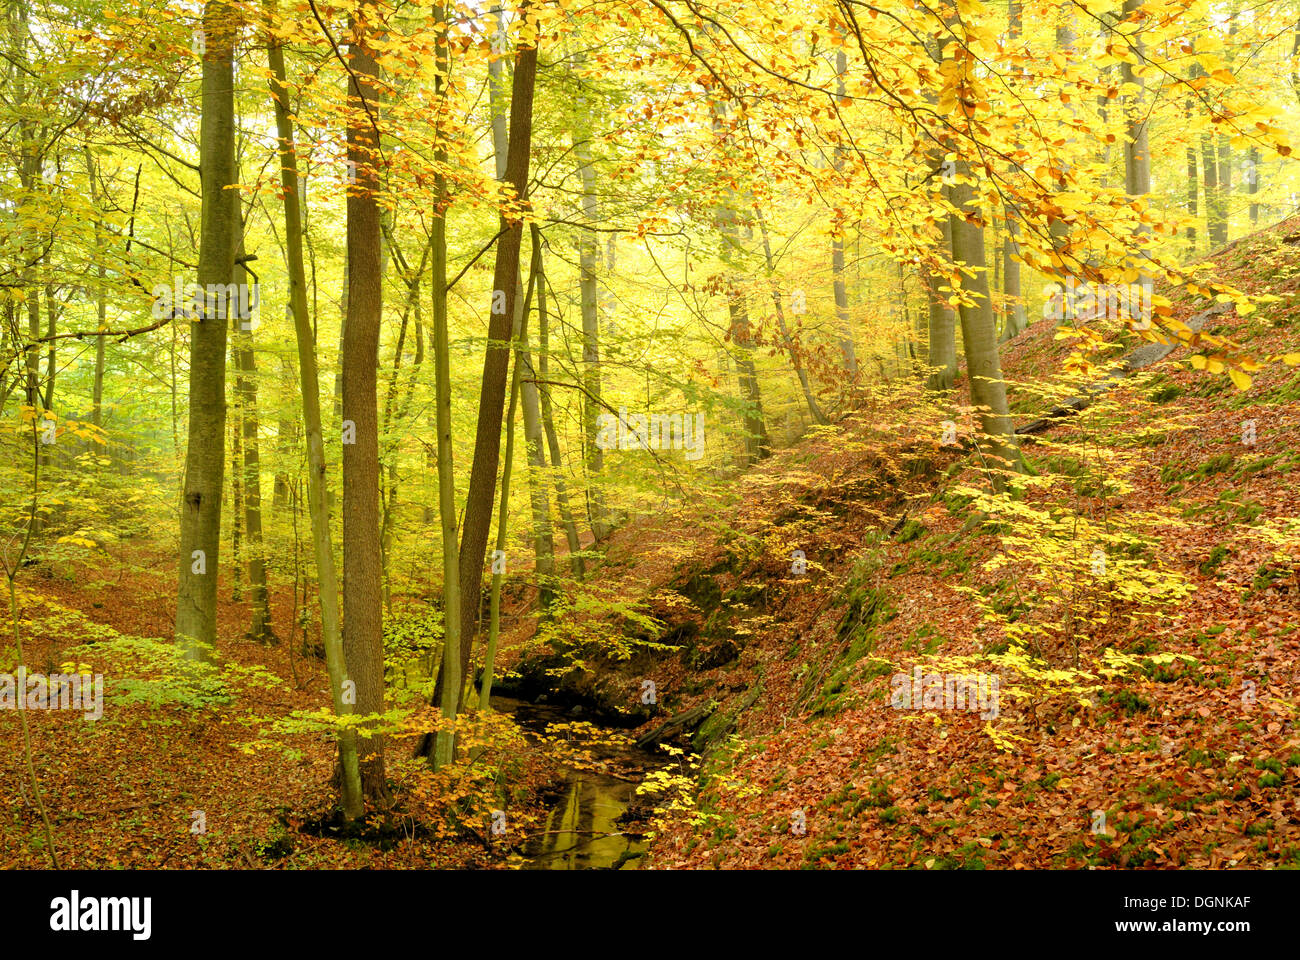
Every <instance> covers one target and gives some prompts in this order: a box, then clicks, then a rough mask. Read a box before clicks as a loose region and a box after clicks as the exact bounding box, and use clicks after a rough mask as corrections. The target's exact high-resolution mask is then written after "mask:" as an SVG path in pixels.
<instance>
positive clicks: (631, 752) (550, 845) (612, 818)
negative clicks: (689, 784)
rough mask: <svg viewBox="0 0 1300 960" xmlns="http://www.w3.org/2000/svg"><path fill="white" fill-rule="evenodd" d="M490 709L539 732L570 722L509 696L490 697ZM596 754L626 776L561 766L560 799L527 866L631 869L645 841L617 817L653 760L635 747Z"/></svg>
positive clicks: (527, 851) (531, 847) (530, 846)
mask: <svg viewBox="0 0 1300 960" xmlns="http://www.w3.org/2000/svg"><path fill="white" fill-rule="evenodd" d="M492 708H493V709H494V710H497V711H499V712H501V713H509V714H512V715H513V716H514V718H515V721H516V722H517V723H518V724H519V725H520V726H521V727H523V728H524V729H526V730H531V731H534V732H537V733H541V732H543V731H544V730H545V729H546V727H547V726H549V725H550V724H552V723H562V722H568V721H571V720H572V718H571V717H570V716H568V715H567V714H566V713H565V712H564V710H562V709H561V708H559V707H555V706H551V705H549V704H537V703H529V702H528V701H525V700H516V699H514V698H512V697H504V696H502V697H499V696H493V697H492ZM593 752H594V754H595V755H596V756H597V757H599V758H600V759H601V760H608V761H611V766H614V767H617V768H618V769H619V770H626V771H627V772H628V776H627V778H624V777H622V776H611V775H610V774H606V773H601V772H599V771H594V770H583V769H579V768H577V767H572V766H567V765H564V766H562V767H561V773H562V776H563V780H564V786H563V789H562V793H561V795H560V798H559V799H558V800H557V801H556V802H555V803H554V805H553V806H552V807H551V810H550V812H549V813H548V814H547V815H546V818H545V820H543V821H542V823H541V825H540V826H539V827H538V828H537V829H538V834H537V835H535V836H534V837H532V838H531V839H530V840H529V841H528V842H527V844H526V845H525V847H524V858H525V861H526V863H525V865H524V869H527V870H608V869H611V868H614V867H617V868H618V869H622V870H634V869H636V867H637V864H638V862H639V858H635V857H633V858H629V856H628V855H629V854H637V853H640V852H641V851H642V850H643V849H644V845H643V844H642V843H641V842H640V840H638V839H637V838H635V837H629V836H627V835H625V834H624V833H623V829H622V827H621V826H620V825H619V823H618V819H619V817H621V816H622V815H623V813H624V812H625V811H626V810H627V809H628V807H629V806H631V805H632V803H633V801H634V799H635V795H636V785H637V783H638V782H639V774H641V773H644V771H645V770H646V769H647V768H648V767H652V766H655V765H656V763H655V759H654V758H653V757H651V756H650V755H649V754H647V753H645V752H644V751H641V750H637V749H636V748H635V747H631V746H628V747H605V746H600V747H596V748H594V750H593Z"/></svg>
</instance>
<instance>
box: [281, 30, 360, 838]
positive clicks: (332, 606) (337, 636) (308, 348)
mask: <svg viewBox="0 0 1300 960" xmlns="http://www.w3.org/2000/svg"><path fill="white" fill-rule="evenodd" d="M267 56H268V61H269V64H270V68H271V98H272V100H273V102H274V106H275V125H276V133H277V136H278V138H279V152H280V183H281V189H282V191H283V200H284V220H285V254H286V260H287V263H286V268H287V270H288V273H289V295H290V306H291V308H292V310H293V325H294V334H295V336H296V339H297V342H298V372H299V378H298V382H299V387H300V390H301V394H302V414H303V429H304V431H305V432H306V440H307V504H308V507H307V508H308V512H309V513H310V515H311V533H312V545H313V547H314V549H315V552H316V580H317V583H318V585H319V592H320V609H321V639H322V641H323V645H324V647H325V668H326V671H327V672H328V673H329V680H330V699H331V701H332V703H333V707H334V714H335V715H336V716H339V717H344V716H347V715H348V714H351V713H353V712H354V711H353V705H354V704H355V702H356V701H355V697H353V696H352V695H351V693H350V690H349V688H348V686H347V674H346V670H347V666H346V664H345V662H344V657H343V639H342V634H341V631H340V629H339V600H338V596H339V592H338V577H337V574H336V572H335V566H334V547H333V543H332V536H331V533H330V522H329V511H328V508H327V507H326V503H325V477H326V476H327V475H328V468H327V466H326V463H325V440H324V434H323V432H322V428H321V412H320V378H319V375H318V371H317V367H316V343H315V338H314V335H313V331H312V323H311V316H310V314H309V313H308V309H307V274H306V270H305V269H304V268H303V257H302V233H301V231H300V230H298V229H296V228H297V227H298V226H299V225H300V224H301V223H302V222H303V218H302V215H301V212H300V210H299V206H298V202H299V193H298V155H297V151H296V149H295V147H294V142H293V121H292V120H291V119H290V115H289V92H288V85H287V83H286V80H285V70H284V52H283V50H282V49H281V47H280V44H279V42H278V41H277V40H276V39H275V37H274V35H273V34H272V35H271V36H270V37H269V39H268V45H267ZM304 639H305V638H304ZM339 780H340V784H341V794H342V805H343V814H344V816H345V817H347V819H349V820H355V819H357V818H359V817H361V816H362V815H363V814H364V813H365V801H364V799H363V797H362V790H361V773H360V764H359V762H358V758H357V746H356V735H355V734H354V733H352V732H351V731H349V730H347V729H345V730H344V731H343V732H341V733H340V735H339Z"/></svg>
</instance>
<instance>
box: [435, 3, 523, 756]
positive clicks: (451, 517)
mask: <svg viewBox="0 0 1300 960" xmlns="http://www.w3.org/2000/svg"><path fill="white" fill-rule="evenodd" d="M524 9H525V10H526V8H524ZM536 77H537V48H536V47H535V46H520V48H519V50H518V52H517V55H516V60H515V75H514V82H513V84H512V92H511V98H510V144H509V158H508V161H507V174H506V181H507V183H508V184H509V185H510V186H511V187H513V188H514V195H515V196H516V197H517V198H518V199H519V201H520V202H523V201H526V200H527V197H528V163H529V158H530V154H531V152H532V124H533V89H534V86H535V82H536ZM436 222H437V221H436V220H435V223H436ZM522 238H523V221H522V220H519V219H510V218H508V217H507V216H506V215H505V214H504V213H503V214H502V216H501V234H500V236H499V237H498V238H497V252H496V264H495V268H494V270H493V282H492V291H493V293H492V307H493V309H492V311H491V314H490V319H489V321H488V344H487V350H486V352H485V354H484V357H483V380H482V388H481V390H480V392H479V409H478V426H477V430H476V433H475V442H474V460H473V463H472V464H471V466H470V476H469V492H468V495H467V496H466V501H465V520H464V526H463V529H462V532H461V541H460V558H459V559H460V562H459V570H460V576H459V583H458V586H459V590H460V604H459V606H460V617H459V620H460V628H459V637H458V638H457V640H458V643H459V647H460V651H459V657H458V658H457V659H458V661H459V662H458V663H455V664H449V663H448V659H449V656H450V653H451V651H452V649H453V648H452V640H451V637H450V636H448V639H447V644H446V646H445V648H444V651H445V656H444V661H443V669H442V670H441V671H440V672H439V674H438V682H437V685H436V686H435V688H434V693H433V702H434V703H441V704H442V708H443V715H444V716H445V717H449V716H454V715H455V713H456V712H458V709H459V704H460V702H461V691H462V690H463V688H464V680H465V678H466V677H467V676H468V675H469V664H470V651H471V648H472V643H471V642H470V641H471V640H472V638H473V636H474V630H475V626H476V624H477V622H478V614H479V608H480V606H481V604H482V599H483V562H484V559H485V557H486V555H487V541H488V533H489V531H490V530H491V527H492V513H493V510H492V507H493V494H494V493H495V492H496V479H497V467H498V466H499V465H500V460H501V419H502V414H503V412H504V407H505V401H506V380H507V373H508V372H509V364H510V338H511V334H512V333H513V330H512V327H513V318H514V309H515V303H514V301H515V299H516V297H517V295H518V286H517V284H516V283H515V281H516V279H517V277H518V274H519V248H520V245H521V241H522ZM434 273H435V283H436V282H437V267H436V265H435V269H434ZM436 306H437V302H436V301H435V308H436ZM498 306H500V307H501V309H500V310H499V311H498V310H497V309H496V307H498ZM436 323H437V321H436V320H435V326H436ZM445 362H446V361H445V350H444V351H443V356H441V357H440V358H439V361H438V363H439V368H440V369H441V368H442V365H443V364H444V363H445ZM448 396H449V395H448ZM448 405H449V406H450V400H449V399H448ZM440 406H441V404H440ZM448 418H450V409H449V410H448ZM446 442H447V445H448V450H450V443H451V437H450V420H449V419H448V433H447V437H446ZM442 443H443V434H442V428H441V421H440V426H439V445H440V455H439V475H440V476H439V482H440V483H444V482H447V481H445V480H444V479H443V477H442V475H441V474H442V470H443V465H442V459H443V457H442V456H441V444H442ZM446 495H448V494H444V496H446ZM449 495H450V496H451V497H452V498H454V496H455V494H454V489H452V490H451V491H450V492H449ZM440 499H442V497H440ZM442 522H443V527H444V531H446V529H447V525H448V524H449V523H450V524H451V525H452V531H453V533H454V524H455V507H454V503H453V505H452V506H451V509H450V511H446V510H445V511H444V513H443V521H442ZM448 602H450V601H448ZM454 611H455V607H452V606H448V608H447V613H446V617H447V620H448V622H450V620H451V619H452V617H453V615H454ZM449 667H450V668H451V669H448V668H449ZM452 705H455V706H452ZM449 707H450V708H451V709H450V710H449ZM421 749H422V750H427V749H428V742H427V739H426V741H425V743H423V744H422V745H421ZM450 749H451V745H450V743H446V744H444V738H443V737H442V736H441V735H440V736H439V737H438V746H437V752H436V755H435V766H441V763H442V762H444V761H445V760H449V759H450V754H449V751H450ZM444 750H445V751H448V752H447V753H444Z"/></svg>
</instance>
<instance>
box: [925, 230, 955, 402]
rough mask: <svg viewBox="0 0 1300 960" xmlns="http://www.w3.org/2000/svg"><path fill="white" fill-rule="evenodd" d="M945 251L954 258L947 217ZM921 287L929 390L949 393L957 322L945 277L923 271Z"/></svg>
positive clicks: (953, 367) (953, 363)
mask: <svg viewBox="0 0 1300 960" xmlns="http://www.w3.org/2000/svg"><path fill="white" fill-rule="evenodd" d="M941 227H942V237H941V240H940V243H941V246H942V250H943V252H944V253H945V254H946V255H949V256H951V254H952V221H951V220H950V219H949V218H948V217H944V218H943V220H942V222H941ZM922 270H923V276H922V278H921V283H922V286H924V288H925V299H926V303H927V305H928V306H929V328H930V329H929V334H930V337H929V339H930V346H929V353H928V356H927V358H926V365H927V366H928V367H929V368H930V378H929V381H928V382H927V384H926V386H927V388H928V389H930V390H932V391H935V392H936V393H950V392H951V391H952V385H953V382H954V381H955V380H956V379H957V332H956V326H957V318H956V316H955V315H954V313H953V309H952V307H951V306H949V305H948V298H947V297H945V296H944V295H943V294H942V293H941V292H940V291H939V287H940V285H941V284H943V283H944V277H943V275H942V274H940V273H937V272H935V271H933V270H930V269H929V268H922Z"/></svg>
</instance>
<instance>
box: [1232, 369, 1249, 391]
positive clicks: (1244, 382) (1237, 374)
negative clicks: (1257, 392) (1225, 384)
mask: <svg viewBox="0 0 1300 960" xmlns="http://www.w3.org/2000/svg"><path fill="white" fill-rule="evenodd" d="M1228 376H1230V377H1231V378H1232V382H1233V383H1235V384H1236V385H1237V389H1238V390H1249V389H1250V374H1248V373H1243V372H1242V371H1240V370H1235V369H1233V370H1229V371H1228Z"/></svg>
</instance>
